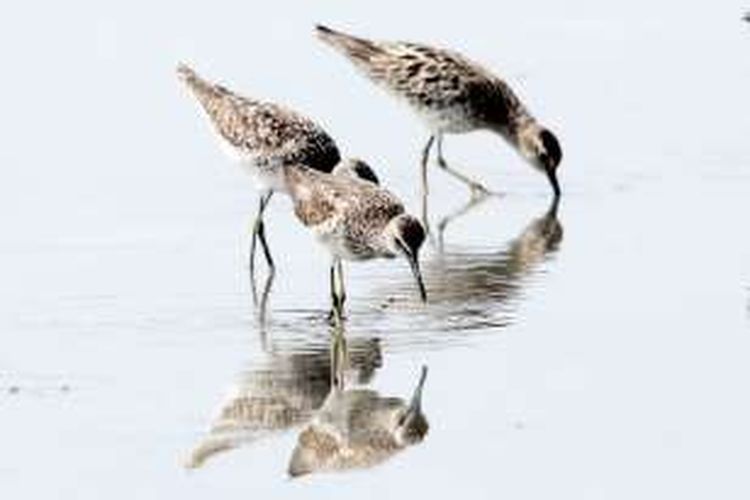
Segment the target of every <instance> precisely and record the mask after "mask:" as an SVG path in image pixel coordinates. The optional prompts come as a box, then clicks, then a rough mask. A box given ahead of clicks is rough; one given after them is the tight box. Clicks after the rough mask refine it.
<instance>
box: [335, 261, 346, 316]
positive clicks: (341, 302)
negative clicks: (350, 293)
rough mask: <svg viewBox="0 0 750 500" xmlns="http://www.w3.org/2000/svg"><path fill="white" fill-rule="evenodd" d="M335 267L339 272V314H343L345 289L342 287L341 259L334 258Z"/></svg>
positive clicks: (342, 267)
mask: <svg viewBox="0 0 750 500" xmlns="http://www.w3.org/2000/svg"><path fill="white" fill-rule="evenodd" d="M336 262H337V264H336V268H337V269H338V274H339V292H338V294H339V307H340V308H341V315H342V317H343V315H344V302H346V289H345V288H344V265H343V264H342V263H341V259H336Z"/></svg>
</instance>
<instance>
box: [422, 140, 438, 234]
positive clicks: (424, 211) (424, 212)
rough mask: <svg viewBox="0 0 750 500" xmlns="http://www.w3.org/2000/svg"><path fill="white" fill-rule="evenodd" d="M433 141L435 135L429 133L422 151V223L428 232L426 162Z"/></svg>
mask: <svg viewBox="0 0 750 500" xmlns="http://www.w3.org/2000/svg"><path fill="white" fill-rule="evenodd" d="M434 142H435V136H434V135H431V136H430V138H429V139H428V140H427V144H425V147H424V150H423V151H422V224H423V225H424V227H425V229H427V232H428V233H429V232H430V231H429V224H428V222H429V221H428V216H427V196H428V195H429V187H428V183H427V162H428V160H429V159H430V149H432V145H433V143H434Z"/></svg>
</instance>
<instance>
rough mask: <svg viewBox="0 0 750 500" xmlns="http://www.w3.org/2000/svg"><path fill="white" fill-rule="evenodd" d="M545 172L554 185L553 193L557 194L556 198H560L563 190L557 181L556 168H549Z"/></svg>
mask: <svg viewBox="0 0 750 500" xmlns="http://www.w3.org/2000/svg"><path fill="white" fill-rule="evenodd" d="M545 171H546V172H547V179H549V183H550V184H551V185H552V191H553V192H554V193H555V198H559V197H560V195H561V194H562V190H561V189H560V183H559V182H558V181H557V172H556V171H555V169H554V168H547V169H546V170H545Z"/></svg>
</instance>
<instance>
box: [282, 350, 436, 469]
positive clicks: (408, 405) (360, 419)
mask: <svg viewBox="0 0 750 500" xmlns="http://www.w3.org/2000/svg"><path fill="white" fill-rule="evenodd" d="M343 341H344V339H343V337H341V338H337V337H334V340H333V342H334V344H335V343H337V342H343ZM344 348H345V346H344ZM340 350H341V348H335V347H334V348H333V349H332V352H334V353H335V352H337V351H340ZM345 357H346V356H345V355H344V356H342V358H345ZM339 366H345V365H343V364H342V363H337V362H334V363H332V367H334V368H336V367H339ZM426 377H427V368H426V367H422V372H421V374H420V376H419V381H418V382H417V385H416V388H415V389H414V393H413V394H412V397H411V399H410V400H409V401H405V400H404V399H401V398H398V397H385V396H381V395H380V394H379V393H378V392H376V391H373V390H370V389H363V388H356V389H346V388H345V384H346V382H345V377H343V376H338V375H336V374H334V375H333V376H332V379H333V380H335V381H337V383H334V384H333V385H332V386H331V391H330V393H329V394H328V397H327V398H326V400H325V402H324V403H323V406H322V407H321V408H320V409H319V410H318V411H316V412H315V415H314V416H313V418H312V419H311V420H310V422H309V423H308V424H307V426H306V427H305V429H304V430H303V431H302V432H301V433H300V435H299V437H298V439H297V446H296V447H295V449H294V452H293V453H292V458H291V460H290V462H289V475H290V476H292V477H297V476H301V475H305V474H311V473H315V472H337V471H346V470H349V469H358V468H367V467H372V466H375V465H377V464H379V463H382V462H384V461H385V460H387V459H388V458H390V457H392V456H393V455H395V454H397V453H398V452H400V451H402V450H404V449H405V448H407V447H408V446H411V445H414V444H417V443H420V442H421V441H422V440H423V439H424V437H425V435H426V434H427V430H428V428H429V426H428V424H427V419H426V418H425V416H424V414H423V413H422V390H423V387H424V382H425V379H426Z"/></svg>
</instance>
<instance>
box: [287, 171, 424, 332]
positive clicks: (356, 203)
mask: <svg viewBox="0 0 750 500" xmlns="http://www.w3.org/2000/svg"><path fill="white" fill-rule="evenodd" d="M284 175H285V184H286V186H285V190H286V192H287V193H288V194H289V196H290V197H291V198H292V201H293V203H294V212H295V214H296V215H297V218H298V219H299V220H300V221H301V222H302V223H303V224H304V225H305V226H307V227H308V228H310V229H311V230H312V231H313V233H314V234H315V236H316V237H317V239H318V240H319V241H320V242H321V243H322V244H323V245H324V246H325V247H326V248H327V249H328V251H329V252H330V254H331V256H332V258H333V259H332V264H331V297H332V299H333V313H334V314H335V317H336V319H337V320H340V319H341V317H342V313H343V303H344V300H345V297H346V294H345V290H344V282H343V269H342V264H341V261H342V260H348V261H361V260H369V259H375V258H394V257H396V256H399V255H400V256H403V257H405V258H406V259H407V260H408V262H409V264H410V265H411V269H412V272H413V274H414V277H415V279H416V280H417V285H418V287H419V292H420V296H421V297H422V300H426V299H427V295H426V292H425V288H424V284H423V282H422V275H421V272H420V270H419V250H420V248H421V246H422V243H423V242H424V239H425V231H424V228H423V227H422V224H421V223H420V222H419V220H417V219H416V218H415V217H413V216H412V215H409V214H407V213H406V212H405V210H404V205H403V203H401V201H400V200H399V199H398V198H397V197H396V196H395V195H393V194H392V193H391V192H389V191H387V190H386V189H384V188H382V187H380V186H378V185H377V184H374V183H372V182H370V181H366V180H363V179H361V178H359V177H357V176H355V175H327V174H324V173H321V172H318V171H315V170H312V169H310V168H307V167H305V166H303V165H297V166H293V167H292V166H290V167H288V168H286V169H285V170H284ZM337 275H338V276H337Z"/></svg>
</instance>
